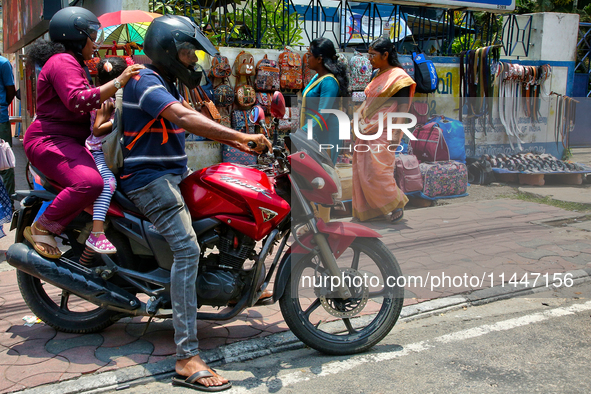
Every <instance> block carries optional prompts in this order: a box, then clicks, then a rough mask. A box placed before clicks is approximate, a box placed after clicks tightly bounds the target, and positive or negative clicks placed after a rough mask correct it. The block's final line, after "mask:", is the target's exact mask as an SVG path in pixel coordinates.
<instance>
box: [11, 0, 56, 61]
mask: <svg viewBox="0 0 591 394" xmlns="http://www.w3.org/2000/svg"><path fill="white" fill-rule="evenodd" d="M61 7H62V1H61V0H2V18H3V22H4V52H6V53H14V52H16V51H18V50H19V49H21V48H23V47H24V46H25V45H27V44H29V43H30V42H32V41H34V40H35V39H36V38H38V37H39V36H41V35H43V34H44V33H45V32H46V31H47V29H48V27H49V20H50V19H51V17H52V16H53V14H55V13H56V12H57V11H58V10H59V9H60V8H61Z"/></svg>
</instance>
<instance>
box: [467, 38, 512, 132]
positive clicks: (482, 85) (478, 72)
mask: <svg viewBox="0 0 591 394" xmlns="http://www.w3.org/2000/svg"><path fill="white" fill-rule="evenodd" d="M501 47H502V46H501V45H492V46H488V47H483V48H478V49H476V50H468V51H464V52H462V53H461V54H460V108H459V111H460V112H459V120H460V121H462V120H463V117H464V115H465V116H466V117H467V118H474V117H483V116H485V117H486V116H487V117H488V118H489V121H490V123H491V125H492V103H491V102H490V100H487V98H489V97H491V96H492V94H493V92H494V89H493V84H494V79H495V74H494V73H493V72H491V70H492V69H494V66H495V65H496V64H497V63H498V61H499V59H500V48H501ZM464 107H465V108H466V112H464Z"/></svg>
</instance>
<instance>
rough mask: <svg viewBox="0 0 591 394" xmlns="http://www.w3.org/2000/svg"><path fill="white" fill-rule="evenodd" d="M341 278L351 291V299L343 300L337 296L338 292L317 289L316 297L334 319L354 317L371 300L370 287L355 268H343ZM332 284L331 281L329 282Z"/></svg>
mask: <svg viewBox="0 0 591 394" xmlns="http://www.w3.org/2000/svg"><path fill="white" fill-rule="evenodd" d="M341 272H342V274H341V278H340V279H342V280H343V281H344V282H345V285H347V287H348V288H349V291H351V297H349V298H347V299H342V298H339V297H338V296H336V291H333V292H327V291H319V290H320V289H318V288H317V289H316V290H315V292H316V296H317V297H318V299H320V304H321V305H322V307H323V308H324V310H325V311H327V312H328V313H329V314H330V315H332V316H334V317H339V318H343V317H353V316H356V315H357V314H359V312H361V311H362V310H363V308H365V305H366V304H367V300H368V299H369V287H368V286H367V283H366V281H367V280H366V278H367V276H366V277H365V278H364V277H363V275H362V273H361V272H359V271H357V270H356V269H353V268H341ZM328 283H330V281H328Z"/></svg>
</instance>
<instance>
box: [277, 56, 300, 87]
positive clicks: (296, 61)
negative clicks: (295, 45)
mask: <svg viewBox="0 0 591 394" xmlns="http://www.w3.org/2000/svg"><path fill="white" fill-rule="evenodd" d="M279 66H280V68H281V75H280V79H281V89H294V90H299V89H301V88H302V87H303V83H304V80H303V75H302V71H303V70H302V58H301V56H300V55H299V54H298V53H295V52H292V51H291V50H289V49H286V50H285V51H284V52H281V54H279Z"/></svg>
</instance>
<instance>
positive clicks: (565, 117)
mask: <svg viewBox="0 0 591 394" xmlns="http://www.w3.org/2000/svg"><path fill="white" fill-rule="evenodd" d="M550 95H551V96H557V99H556V117H555V118H554V136H555V138H556V147H557V148H558V140H559V139H560V140H561V141H562V147H563V148H564V149H568V148H569V137H570V133H571V132H572V131H573V129H574V128H575V120H576V119H575V118H576V113H577V104H578V103H579V102H578V101H577V100H575V99H573V98H571V97H568V96H565V95H562V94H560V93H556V92H550Z"/></svg>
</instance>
